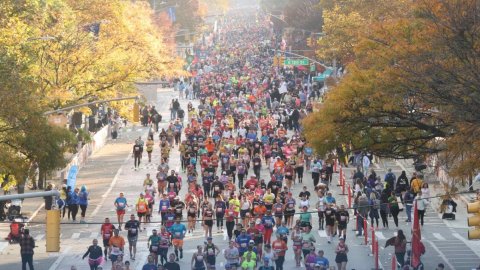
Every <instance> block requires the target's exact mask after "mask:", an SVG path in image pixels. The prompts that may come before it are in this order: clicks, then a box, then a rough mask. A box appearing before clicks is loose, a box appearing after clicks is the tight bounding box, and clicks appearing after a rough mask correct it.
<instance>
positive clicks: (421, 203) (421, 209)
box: [415, 191, 428, 226]
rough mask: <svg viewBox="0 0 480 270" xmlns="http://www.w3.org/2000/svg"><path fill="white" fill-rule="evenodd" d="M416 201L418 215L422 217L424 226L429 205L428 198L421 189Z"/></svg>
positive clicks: (421, 221) (421, 220) (421, 222)
mask: <svg viewBox="0 0 480 270" xmlns="http://www.w3.org/2000/svg"><path fill="white" fill-rule="evenodd" d="M415 203H416V204H417V212H418V217H419V219H420V224H421V225H422V226H423V219H424V217H425V210H426V208H427V205H428V201H427V199H424V197H423V193H422V192H421V191H419V192H418V193H417V196H416V197H415Z"/></svg>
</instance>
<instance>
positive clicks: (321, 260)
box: [315, 257, 330, 267]
mask: <svg viewBox="0 0 480 270" xmlns="http://www.w3.org/2000/svg"><path fill="white" fill-rule="evenodd" d="M315 263H316V264H320V265H321V266H323V267H329V266H330V264H329V262H328V260H327V258H325V257H323V258H320V257H317V261H316V262H315Z"/></svg>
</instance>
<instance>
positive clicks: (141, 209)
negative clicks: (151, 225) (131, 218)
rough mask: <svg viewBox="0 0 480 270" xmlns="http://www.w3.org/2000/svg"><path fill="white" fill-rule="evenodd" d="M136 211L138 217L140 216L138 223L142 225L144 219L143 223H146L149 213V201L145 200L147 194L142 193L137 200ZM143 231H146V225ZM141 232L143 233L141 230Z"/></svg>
mask: <svg viewBox="0 0 480 270" xmlns="http://www.w3.org/2000/svg"><path fill="white" fill-rule="evenodd" d="M135 210H136V211H137V216H138V221H139V222H140V224H142V219H143V223H146V222H147V220H146V216H147V213H148V201H147V199H146V198H145V193H143V192H142V193H140V197H139V198H138V199H137V203H136V204H135ZM143 229H144V230H145V224H143ZM140 231H142V230H141V229H140Z"/></svg>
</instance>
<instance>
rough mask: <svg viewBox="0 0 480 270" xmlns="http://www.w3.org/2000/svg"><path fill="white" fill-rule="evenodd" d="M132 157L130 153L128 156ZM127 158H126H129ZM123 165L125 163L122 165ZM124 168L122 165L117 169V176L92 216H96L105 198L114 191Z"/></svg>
mask: <svg viewBox="0 0 480 270" xmlns="http://www.w3.org/2000/svg"><path fill="white" fill-rule="evenodd" d="M128 158H130V154H128V157H127V159H128ZM127 159H126V160H127ZM122 166H123V165H122ZM122 171H123V169H122V167H120V168H119V169H118V171H117V173H116V174H115V176H114V177H113V181H112V183H111V184H110V187H109V188H108V189H107V191H106V192H105V193H104V194H103V195H102V200H101V201H100V203H99V204H98V205H97V207H96V208H95V210H94V211H93V212H92V214H91V215H90V217H94V216H96V215H97V213H98V211H100V208H101V207H102V205H103V204H104V203H105V199H106V198H107V196H108V194H110V192H111V191H112V188H113V186H115V184H116V183H117V181H118V177H119V176H120V174H121V173H122Z"/></svg>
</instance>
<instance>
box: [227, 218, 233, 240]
mask: <svg viewBox="0 0 480 270" xmlns="http://www.w3.org/2000/svg"><path fill="white" fill-rule="evenodd" d="M225 225H226V226H227V235H228V240H232V237H233V228H234V227H235V221H227V222H225Z"/></svg>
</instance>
